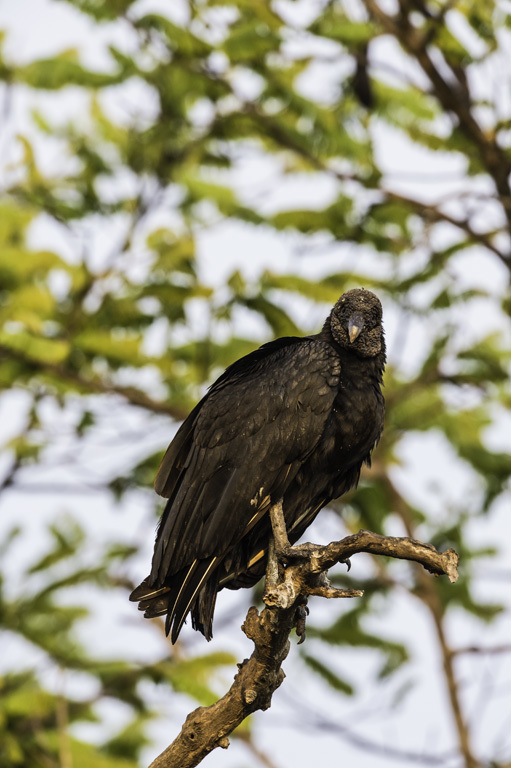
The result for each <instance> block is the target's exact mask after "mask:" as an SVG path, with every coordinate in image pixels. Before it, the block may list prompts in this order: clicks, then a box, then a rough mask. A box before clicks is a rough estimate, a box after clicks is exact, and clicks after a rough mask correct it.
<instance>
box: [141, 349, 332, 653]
mask: <svg viewBox="0 0 511 768" xmlns="http://www.w3.org/2000/svg"><path fill="white" fill-rule="evenodd" d="M339 377H340V363H339V358H338V356H337V353H336V351H335V350H334V349H333V348H332V347H331V346H330V345H329V344H328V343H326V342H323V341H319V340H317V339H295V338H290V339H287V340H286V339H279V340H278V342H275V343H270V344H268V345H265V346H263V347H262V348H260V349H259V350H256V352H254V353H252V355H248V356H247V357H246V358H243V359H242V360H239V361H237V362H236V363H235V364H234V365H233V366H231V367H230V368H228V369H227V371H226V372H225V373H224V374H223V375H222V376H221V377H220V378H219V379H218V380H217V382H215V384H214V385H213V386H212V387H211V389H210V390H209V392H208V394H207V395H206V396H205V397H204V398H203V399H202V400H201V402H200V403H199V404H198V405H197V406H196V407H195V408H194V410H193V411H192V412H191V414H190V416H189V417H188V418H187V419H186V421H185V422H184V423H183V425H182V426H181V428H180V429H179V430H178V432H177V434H176V436H175V438H174V440H173V442H172V443H171V445H170V446H169V448H168V450H167V452H166V454H165V456H164V458H163V461H162V463H161V466H160V469H159V472H158V475H157V479H156V483H155V487H156V490H157V491H158V492H159V493H160V494H162V495H164V496H166V497H168V502H167V505H166V508H165V511H164V514H163V516H162V520H161V522H160V525H159V528H158V532H157V538H156V543H155V551H154V555H153V564H152V571H151V575H150V577H149V579H148V580H147V582H148V583H147V589H148V591H153V592H154V590H155V589H158V588H162V587H165V586H168V585H170V586H172V587H173V589H172V596H169V598H168V605H169V613H168V616H167V629H168V630H170V629H172V637H173V638H174V637H177V634H178V633H179V630H180V629H181V626H182V623H183V621H184V619H185V617H186V614H187V613H188V612H189V611H190V610H192V616H193V620H194V622H195V623H197V624H199V625H201V626H205V629H206V630H207V631H209V632H210V624H211V618H212V610H213V606H214V599H215V597H216V589H217V587H215V590H213V588H211V589H210V590H209V591H208V595H209V597H208V599H206V597H204V599H201V600H200V601H199V603H197V600H198V596H199V593H200V594H201V595H203V596H204V595H206V592H204V590H205V589H206V585H207V583H208V581H210V580H211V579H213V574H214V572H215V571H216V569H217V568H218V565H219V563H220V562H221V561H222V559H223V558H224V557H226V558H228V559H229V558H232V560H233V561H235V562H238V561H239V559H240V554H239V552H238V553H237V554H236V555H232V554H230V553H231V552H234V551H235V549H234V548H236V547H237V546H238V545H240V542H242V540H243V538H244V536H246V535H247V534H248V533H249V532H250V531H251V530H252V529H253V528H254V526H256V525H258V524H259V523H260V521H261V519H262V517H263V516H264V515H265V514H267V512H268V509H269V507H270V505H271V503H272V502H274V501H277V500H278V499H279V498H282V496H283V494H284V493H285V491H286V488H287V487H289V484H290V483H291V482H292V480H293V479H294V478H295V476H296V474H297V472H298V471H299V469H300V467H301V466H302V464H303V463H304V462H305V461H306V459H307V457H308V456H309V455H310V454H311V453H312V451H314V449H315V447H316V445H317V443H318V442H319V440H320V439H321V436H322V433H323V429H324V426H325V423H326V419H327V417H328V415H329V413H330V411H331V409H332V407H333V403H334V399H335V396H336V394H337V391H338V384H339ZM247 554H250V553H247ZM195 561H196V562H195ZM214 578H215V580H216V581H215V583H217V581H218V578H219V577H218V576H215V577H214ZM210 593H211V594H210ZM159 600H160V601H163V597H161V598H159ZM160 604H161V603H159V605H160ZM194 605H195V608H194ZM208 626H209V630H208Z"/></svg>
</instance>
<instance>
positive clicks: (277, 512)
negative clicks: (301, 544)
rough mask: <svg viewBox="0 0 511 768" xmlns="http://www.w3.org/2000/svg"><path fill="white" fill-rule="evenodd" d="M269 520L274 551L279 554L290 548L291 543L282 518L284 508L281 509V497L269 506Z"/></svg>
mask: <svg viewBox="0 0 511 768" xmlns="http://www.w3.org/2000/svg"><path fill="white" fill-rule="evenodd" d="M270 520H271V527H272V531H273V539H274V542H275V551H276V553H277V555H281V554H283V553H284V552H286V551H287V550H288V549H291V544H290V543H289V539H288V537H287V529H286V521H285V520H284V510H283V509H282V499H281V500H280V501H278V502H277V503H276V504H273V506H272V507H271V508H270Z"/></svg>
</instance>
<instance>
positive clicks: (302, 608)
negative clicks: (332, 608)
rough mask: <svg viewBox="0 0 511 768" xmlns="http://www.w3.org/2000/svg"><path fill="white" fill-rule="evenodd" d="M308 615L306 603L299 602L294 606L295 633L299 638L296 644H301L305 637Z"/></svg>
mask: <svg viewBox="0 0 511 768" xmlns="http://www.w3.org/2000/svg"><path fill="white" fill-rule="evenodd" d="M308 615H309V607H308V605H307V603H306V602H305V603H301V604H300V605H298V606H297V607H296V614H295V617H296V634H297V635H298V637H299V638H300V639H299V640H298V645H301V644H302V643H303V642H304V640H305V637H306V631H305V630H306V622H307V616H308Z"/></svg>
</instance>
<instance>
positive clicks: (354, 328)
mask: <svg viewBox="0 0 511 768" xmlns="http://www.w3.org/2000/svg"><path fill="white" fill-rule="evenodd" d="M361 330H362V328H359V326H358V325H350V329H349V336H350V344H353V342H354V341H355V339H357V338H358V335H359V333H360V331H361Z"/></svg>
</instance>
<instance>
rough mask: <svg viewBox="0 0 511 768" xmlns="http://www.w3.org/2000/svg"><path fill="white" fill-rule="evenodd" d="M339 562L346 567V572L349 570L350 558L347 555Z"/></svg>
mask: <svg viewBox="0 0 511 768" xmlns="http://www.w3.org/2000/svg"><path fill="white" fill-rule="evenodd" d="M339 562H340V563H344V564H345V565H346V567H347V569H348V573H349V572H350V571H351V560H350V558H349V557H346V558H345V559H344V560H339Z"/></svg>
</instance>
